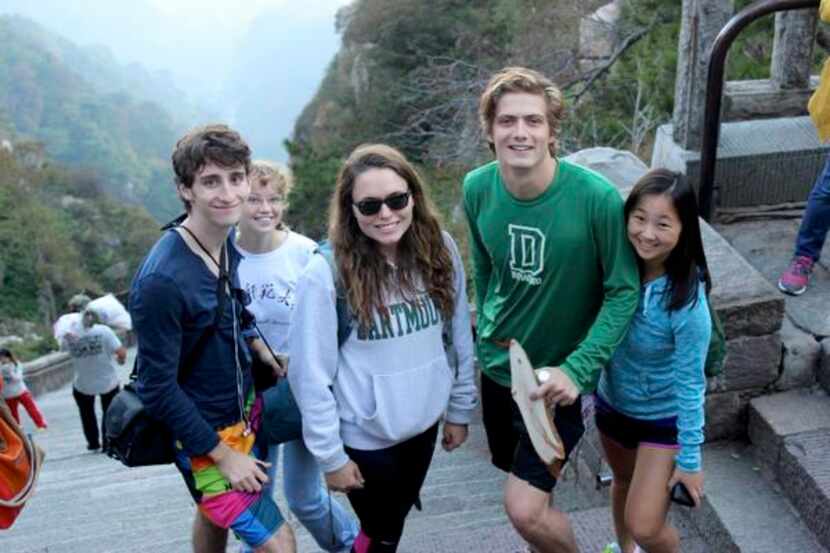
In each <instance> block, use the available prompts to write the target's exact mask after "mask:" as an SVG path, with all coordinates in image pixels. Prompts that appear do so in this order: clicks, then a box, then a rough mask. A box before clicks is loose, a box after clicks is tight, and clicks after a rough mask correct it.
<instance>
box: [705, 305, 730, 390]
mask: <svg viewBox="0 0 830 553" xmlns="http://www.w3.org/2000/svg"><path fill="white" fill-rule="evenodd" d="M706 305H708V306H709V317H710V318H711V319H712V336H711V338H709V350H708V351H707V352H706V362H705V363H704V364H703V372H704V374H705V375H706V377H707V378H711V377H713V376H718V375H719V374H720V373H722V372H723V366H724V364H725V361H726V333H724V331H723V324H722V323H721V321H720V318H719V317H718V313H717V311H715V308H714V307H712V304H711V303H710V302H709V298H706Z"/></svg>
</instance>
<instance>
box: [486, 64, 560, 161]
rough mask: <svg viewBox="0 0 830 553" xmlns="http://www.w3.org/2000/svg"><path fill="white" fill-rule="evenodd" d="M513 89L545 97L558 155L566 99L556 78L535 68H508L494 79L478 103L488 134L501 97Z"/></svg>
mask: <svg viewBox="0 0 830 553" xmlns="http://www.w3.org/2000/svg"><path fill="white" fill-rule="evenodd" d="M511 92H526V93H528V94H536V95H538V96H541V97H543V98H544V99H545V105H546V106H547V112H546V113H545V116H546V118H547V120H548V128H550V135H551V137H552V138H553V140H552V141H551V144H550V155H552V156H556V153H557V151H558V150H559V127H560V125H561V124H562V120H563V119H564V117H565V98H564V97H563V95H562V91H561V90H559V88H558V87H557V86H556V85H555V84H553V81H551V80H550V79H548V78H547V77H545V76H544V75H542V74H541V73H539V72H538V71H534V70H533V69H528V68H526V67H505V68H504V69H502V70H501V71H499V72H498V73H496V74H494V75H493V76H492V77H491V78H490V82H488V83H487V86H486V87H485V88H484V92H483V93H482V94H481V99H480V100H479V104H478V118H479V123H480V124H481V131H482V132H483V133H484V135H485V136H489V135H490V134H491V132H492V130H493V120H494V119H495V117H496V107H497V106H498V104H499V100H501V98H502V96H504V95H505V94H509V93H511ZM490 149H491V150H494V146H493V143H492V142H490Z"/></svg>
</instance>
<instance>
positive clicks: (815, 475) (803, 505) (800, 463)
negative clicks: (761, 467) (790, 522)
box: [778, 429, 830, 548]
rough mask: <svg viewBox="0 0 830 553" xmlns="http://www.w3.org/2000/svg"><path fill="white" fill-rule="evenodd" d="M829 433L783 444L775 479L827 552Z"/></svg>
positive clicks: (829, 529) (792, 438)
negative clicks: (776, 478)
mask: <svg viewBox="0 0 830 553" xmlns="http://www.w3.org/2000/svg"><path fill="white" fill-rule="evenodd" d="M828 457H830V429H828V430H817V431H813V432H805V433H803V434H798V435H796V436H790V437H788V438H787V439H786V440H784V447H783V449H782V451H781V458H780V460H779V463H778V479H779V481H780V482H781V487H782V488H783V489H784V493H785V494H787V497H789V499H790V501H791V502H792V504H793V505H795V507H796V509H798V512H799V513H800V514H801V517H802V518H803V519H804V522H805V523H806V524H807V526H809V527H810V529H811V530H812V531H813V532H814V533H815V534H816V536H817V537H818V539H819V541H821V543H822V544H823V545H824V546H825V547H827V548H830V463H829V462H828V461H827V459H828Z"/></svg>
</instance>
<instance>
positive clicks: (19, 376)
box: [0, 348, 47, 430]
mask: <svg viewBox="0 0 830 553" xmlns="http://www.w3.org/2000/svg"><path fill="white" fill-rule="evenodd" d="M0 374H2V377H3V378H2V381H3V384H2V386H1V387H0V389H2V394H3V399H5V400H6V404H7V405H8V406H9V410H10V411H11V412H12V416H13V417H14V420H16V421H17V422H18V424H19V423H20V416H19V415H18V414H17V407H18V405H20V404H21V403H22V404H23V407H24V408H25V409H26V412H28V413H29V416H30V417H31V418H32V421H33V422H34V423H35V425H36V426H37V427H38V428H39V429H44V430H45V429H46V426H47V425H46V419H44V418H43V414H42V413H41V412H40V409H38V407H37V404H36V403H35V399H34V398H33V397H32V394H31V392H29V389H28V388H27V387H26V383H25V382H23V366H22V365H21V364H20V363H19V362H18V361H17V358H15V356H14V354H13V353H12V352H11V351H9V350H8V349H6V348H0Z"/></svg>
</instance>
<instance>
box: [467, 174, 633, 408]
mask: <svg viewBox="0 0 830 553" xmlns="http://www.w3.org/2000/svg"><path fill="white" fill-rule="evenodd" d="M464 209H465V212H466V214H467V222H468V223H469V227H470V249H471V253H472V261H473V277H474V281H475V288H476V307H477V310H478V312H477V326H478V343H477V352H478V359H479V362H480V364H481V368H482V371H484V373H485V374H487V375H488V376H489V377H491V378H492V379H493V380H495V381H496V382H498V383H500V384H502V385H504V386H510V361H509V356H508V350H507V349H506V348H505V347H504V345H503V344H497V343H496V342H503V341H506V340H509V339H511V338H515V339H516V340H518V341H519V343H521V344H522V346H523V347H524V349H525V350H526V351H527V353H528V356H529V358H530V362H531V363H532V364H533V366H535V367H539V366H561V367H562V369H563V370H564V371H565V372H566V373H567V374H568V376H570V377H571V380H573V382H574V383H575V384H576V385H577V386H578V387H579V388H580V390H581V391H582V392H588V391H591V390H593V389H594V387H595V386H596V382H597V379H598V378H599V373H600V371H601V369H602V367H603V366H605V364H606V363H607V362H608V360H609V359H610V358H611V355H612V354H613V353H614V349H615V348H616V347H617V345H618V344H619V343H620V341H621V340H622V338H623V336H624V335H625V332H626V329H627V327H628V323H629V321H630V320H631V317H632V315H633V314H634V310H635V309H636V308H637V300H638V294H639V287H640V286H639V285H640V279H639V274H638V270H637V264H636V261H635V258H634V253H633V252H632V250H631V247H630V245H629V243H628V240H627V238H626V232H625V223H624V217H623V206H622V198H621V197H620V194H619V192H618V191H617V190H616V189H615V188H614V187H613V186H612V185H611V184H610V183H609V182H608V181H607V180H605V178H604V177H602V176H600V175H598V174H597V173H594V172H593V171H590V170H588V169H586V168H584V167H580V166H578V165H574V164H572V163H568V162H567V161H561V160H560V161H559V168H558V170H557V174H556V176H555V177H554V180H553V183H552V184H551V185H550V186H549V187H548V189H547V190H546V191H545V192H544V193H542V194H541V195H540V196H538V197H536V198H534V199H532V200H519V199H517V198H515V197H514V196H512V195H511V194H510V192H509V191H508V190H507V188H506V187H505V184H504V181H503V180H502V178H501V174H500V172H499V168H498V164H497V162H492V163H489V164H487V165H484V166H482V167H479V168H478V169H475V170H473V171H471V172H470V173H468V174H467V176H466V177H465V179H464Z"/></svg>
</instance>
